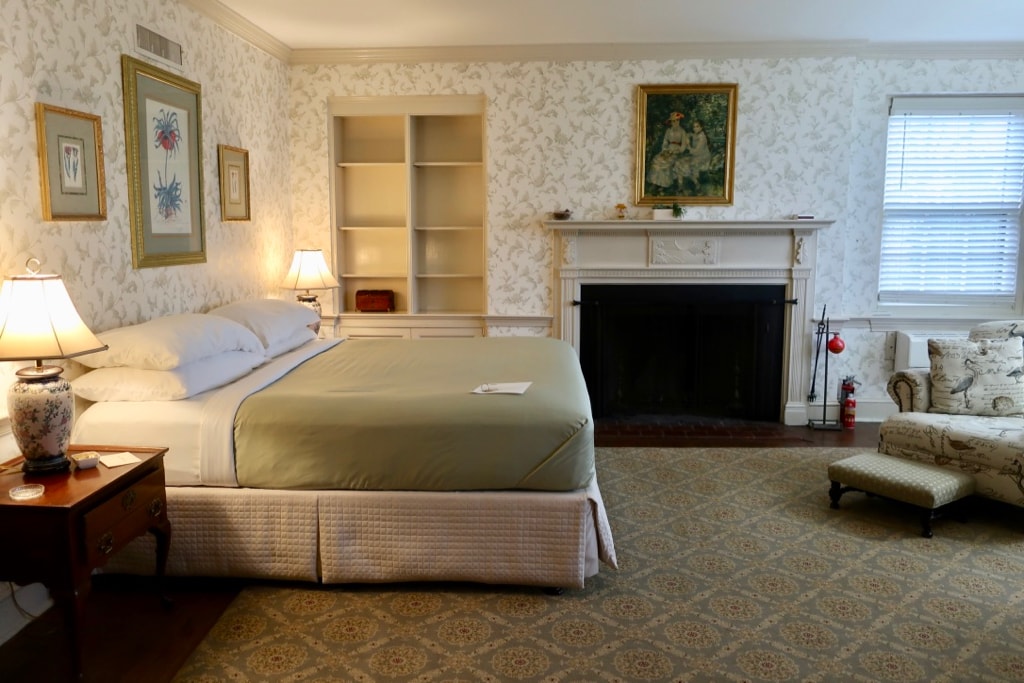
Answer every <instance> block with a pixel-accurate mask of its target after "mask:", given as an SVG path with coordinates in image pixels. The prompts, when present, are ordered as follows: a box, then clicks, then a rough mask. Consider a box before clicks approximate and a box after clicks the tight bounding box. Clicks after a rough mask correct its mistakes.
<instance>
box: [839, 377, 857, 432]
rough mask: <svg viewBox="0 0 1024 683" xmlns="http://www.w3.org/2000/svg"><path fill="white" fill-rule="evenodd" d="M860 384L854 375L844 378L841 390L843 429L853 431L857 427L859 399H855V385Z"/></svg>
mask: <svg viewBox="0 0 1024 683" xmlns="http://www.w3.org/2000/svg"><path fill="white" fill-rule="evenodd" d="M857 384H860V382H858V381H857V380H856V379H854V378H853V375H850V376H849V377H844V378H843V383H842V385H841V386H840V388H839V423H840V424H842V425H843V429H853V428H854V427H856V426H857V399H855V398H854V397H853V392H854V390H855V385H857Z"/></svg>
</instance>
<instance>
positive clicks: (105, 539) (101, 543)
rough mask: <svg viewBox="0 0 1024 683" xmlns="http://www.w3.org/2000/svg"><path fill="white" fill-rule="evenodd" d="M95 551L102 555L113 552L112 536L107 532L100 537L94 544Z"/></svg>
mask: <svg viewBox="0 0 1024 683" xmlns="http://www.w3.org/2000/svg"><path fill="white" fill-rule="evenodd" d="M96 549H97V550H99V551H100V552H101V553H103V554H104V555H109V554H110V553H112V552H114V534H113V533H111V532H109V531H108V532H107V533H105V534H103V535H102V536H100V540H98V541H97V542H96Z"/></svg>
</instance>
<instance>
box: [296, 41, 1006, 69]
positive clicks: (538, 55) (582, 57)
mask: <svg viewBox="0 0 1024 683" xmlns="http://www.w3.org/2000/svg"><path fill="white" fill-rule="evenodd" d="M802 57H855V58H865V59H914V58H917V59H1020V58H1024V43H872V42H869V41H819V42H809V41H803V42H745V43H643V44H642V43H605V44H602V43H590V44H571V45H473V46H447V47H444V46H439V47H413V48H350V49H318V50H313V49H299V50H292V53H291V58H290V61H289V63H290V64H305V65H313V64H372V63H410V62H411V63H417V62H537V61H542V62H575V61H585V62H603V61H634V60H658V61H661V60H674V59H744V58H746V59H780V58H789V59H799V58H802Z"/></svg>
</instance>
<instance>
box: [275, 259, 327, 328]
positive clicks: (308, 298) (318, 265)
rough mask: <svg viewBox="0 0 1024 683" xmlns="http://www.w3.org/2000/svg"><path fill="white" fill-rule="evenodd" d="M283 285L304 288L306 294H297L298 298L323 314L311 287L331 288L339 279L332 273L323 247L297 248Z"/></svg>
mask: <svg viewBox="0 0 1024 683" xmlns="http://www.w3.org/2000/svg"><path fill="white" fill-rule="evenodd" d="M281 286H282V287H284V288H285V289H295V290H299V289H303V290H305V294H297V295H296V296H295V298H296V300H298V301H300V302H302V303H304V304H305V305H307V306H309V307H310V308H312V309H313V310H314V311H316V314H317V315H320V314H321V311H322V308H321V306H320V302H319V301H317V298H316V294H310V293H309V290H311V289H331V288H332V287H337V286H339V285H338V281H337V280H336V279H335V278H334V276H333V275H331V269H330V268H328V267H327V261H325V260H324V252H323V250H322V249H296V250H295V258H293V259H292V267H291V268H290V269H289V270H288V274H287V275H286V276H285V278H284V282H282V283H281Z"/></svg>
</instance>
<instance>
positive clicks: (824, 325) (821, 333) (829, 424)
mask: <svg viewBox="0 0 1024 683" xmlns="http://www.w3.org/2000/svg"><path fill="white" fill-rule="evenodd" d="M825 308H826V307H825V306H822V307H821V320H820V321H819V322H818V329H817V332H816V334H817V340H816V342H815V345H814V374H813V375H812V376H811V393H809V394H808V395H807V400H808V401H809V402H810V403H812V404H813V403H814V401H815V399H816V398H818V395H817V393H816V392H815V390H814V388H815V383H816V382H817V380H818V358H819V357H820V356H821V340H822V339H825V340H827V339H828V335H829V329H828V327H829V320H828V318H826V317H825ZM828 357H829V352H828V350H827V349H826V351H825V377H824V384H825V390H824V392H822V393H823V394H824V395H823V396H822V398H821V419H820V420H814V419H811V420H808V421H807V426H808V427H810V428H811V429H829V430H834V431H838V430H841V429H842V428H843V425H842V424H841V423H840V422H839V420H828V419H826V411H827V409H828Z"/></svg>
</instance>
